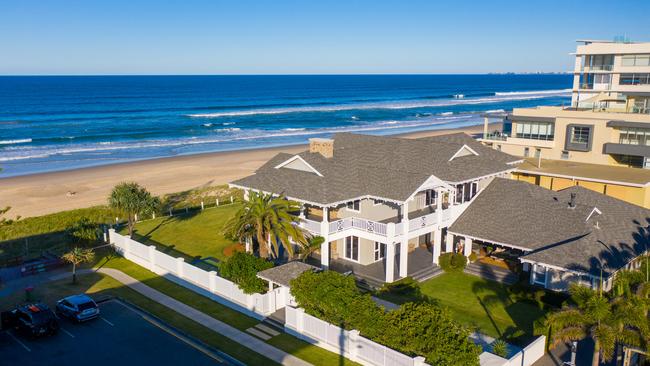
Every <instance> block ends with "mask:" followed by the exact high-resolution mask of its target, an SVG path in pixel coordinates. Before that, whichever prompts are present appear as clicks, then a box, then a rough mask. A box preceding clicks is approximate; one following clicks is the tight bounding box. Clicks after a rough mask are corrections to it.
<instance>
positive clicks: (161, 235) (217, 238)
mask: <svg viewBox="0 0 650 366" xmlns="http://www.w3.org/2000/svg"><path fill="white" fill-rule="evenodd" d="M240 207H241V204H238V203H235V204H233V205H224V206H220V207H216V208H210V209H206V210H204V211H198V212H196V213H189V214H187V215H179V216H173V217H158V218H156V219H154V220H147V221H143V222H140V223H138V224H137V225H136V231H135V233H134V235H133V239H135V240H137V241H139V242H140V243H143V244H147V245H155V246H156V247H157V248H158V250H160V251H161V252H164V253H167V254H169V255H172V256H175V257H178V256H180V257H184V258H185V259H186V261H188V262H191V261H192V260H194V259H197V258H200V259H204V258H216V259H217V260H219V261H222V260H224V259H225V258H226V255H225V254H224V249H226V248H227V247H230V246H232V245H233V244H236V243H235V242H233V241H231V240H228V239H226V238H224V236H223V233H222V232H223V228H224V224H225V223H226V222H227V221H228V220H229V219H230V218H231V217H232V216H233V215H234V214H235V212H236V211H237V210H238V209H239V208H240ZM122 232H126V229H123V230H122Z"/></svg>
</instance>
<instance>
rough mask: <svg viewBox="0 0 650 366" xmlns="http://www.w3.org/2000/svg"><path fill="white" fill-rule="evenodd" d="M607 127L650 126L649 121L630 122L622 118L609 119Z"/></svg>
mask: <svg viewBox="0 0 650 366" xmlns="http://www.w3.org/2000/svg"><path fill="white" fill-rule="evenodd" d="M607 127H618V128H620V127H624V128H646V129H647V128H650V125H649V124H648V123H647V122H630V121H621V120H611V121H607Z"/></svg>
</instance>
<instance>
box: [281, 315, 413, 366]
mask: <svg viewBox="0 0 650 366" xmlns="http://www.w3.org/2000/svg"><path fill="white" fill-rule="evenodd" d="M285 315H286V323H285V324H284V329H285V331H286V332H287V333H289V334H291V335H293V336H295V337H298V338H300V339H303V340H305V341H307V342H309V343H312V344H315V345H317V346H319V347H322V348H325V349H327V350H330V351H332V352H335V353H338V354H339V355H342V356H344V357H346V358H348V359H350V360H352V361H355V362H358V363H360V364H362V365H372V366H422V365H426V363H425V362H424V357H415V358H413V357H410V356H407V355H404V354H402V353H399V352H397V351H395V350H393V349H391V348H388V347H386V346H383V345H381V344H379V343H375V342H373V341H371V340H369V339H366V338H364V337H362V336H361V335H359V331H357V330H350V331H348V330H345V329H342V328H340V327H337V326H335V325H332V324H330V323H328V322H326V321H323V320H320V319H318V318H316V317H313V316H311V315H309V314H306V313H305V311H304V310H303V309H300V308H293V307H290V306H287V307H286V308H285Z"/></svg>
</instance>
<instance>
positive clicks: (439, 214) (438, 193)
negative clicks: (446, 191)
mask: <svg viewBox="0 0 650 366" xmlns="http://www.w3.org/2000/svg"><path fill="white" fill-rule="evenodd" d="M442 193H443V190H442V188H438V189H436V196H437V197H436V200H437V201H436V221H437V222H438V225H442Z"/></svg>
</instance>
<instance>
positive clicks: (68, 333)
mask: <svg viewBox="0 0 650 366" xmlns="http://www.w3.org/2000/svg"><path fill="white" fill-rule="evenodd" d="M59 329H61V330H62V331H63V333H65V334H67V335H69V336H70V338H74V334H72V333H70V332H68V331H67V330H66V329H65V328H63V327H61V328H59Z"/></svg>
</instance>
